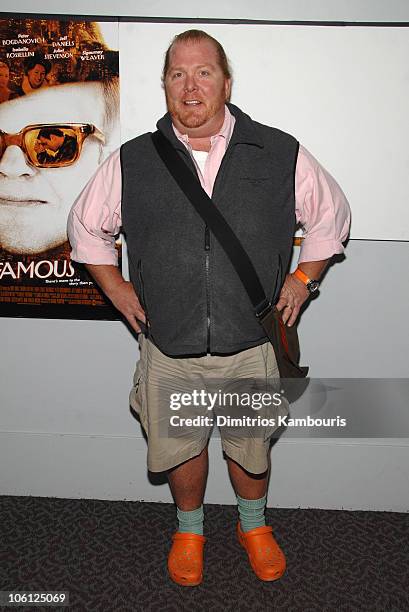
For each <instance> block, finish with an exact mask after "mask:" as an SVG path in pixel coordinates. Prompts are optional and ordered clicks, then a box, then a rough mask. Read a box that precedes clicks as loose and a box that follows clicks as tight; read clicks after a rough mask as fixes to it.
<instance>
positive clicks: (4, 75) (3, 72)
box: [0, 66, 10, 87]
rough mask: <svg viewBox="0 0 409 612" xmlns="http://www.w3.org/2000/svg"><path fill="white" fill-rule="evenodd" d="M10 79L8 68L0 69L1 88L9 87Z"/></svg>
mask: <svg viewBox="0 0 409 612" xmlns="http://www.w3.org/2000/svg"><path fill="white" fill-rule="evenodd" d="M9 78H10V71H9V69H8V68H7V67H6V66H3V67H0V87H7V85H8V83H9Z"/></svg>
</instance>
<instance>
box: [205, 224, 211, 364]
mask: <svg viewBox="0 0 409 612" xmlns="http://www.w3.org/2000/svg"><path fill="white" fill-rule="evenodd" d="M205 274H206V319H207V348H206V352H207V353H210V279H209V274H210V232H209V228H208V226H207V225H206V227H205Z"/></svg>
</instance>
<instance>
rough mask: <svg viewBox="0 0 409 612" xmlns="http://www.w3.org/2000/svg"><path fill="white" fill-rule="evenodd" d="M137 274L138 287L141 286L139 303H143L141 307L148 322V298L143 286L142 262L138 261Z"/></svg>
mask: <svg viewBox="0 0 409 612" xmlns="http://www.w3.org/2000/svg"><path fill="white" fill-rule="evenodd" d="M137 274H138V285H139V289H140V292H139V301H140V302H141V306H142V308H143V309H144V311H145V316H146V322H148V321H149V315H148V307H147V304H146V296H145V287H144V284H143V276H142V260H141V259H138V264H137Z"/></svg>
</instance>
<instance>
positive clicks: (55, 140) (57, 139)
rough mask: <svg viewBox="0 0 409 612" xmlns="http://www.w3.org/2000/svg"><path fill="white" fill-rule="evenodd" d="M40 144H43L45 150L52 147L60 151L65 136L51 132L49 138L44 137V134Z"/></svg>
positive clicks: (53, 149) (52, 149)
mask: <svg viewBox="0 0 409 612" xmlns="http://www.w3.org/2000/svg"><path fill="white" fill-rule="evenodd" d="M38 141H39V143H40V145H41V146H42V148H43V150H45V149H50V150H51V151H58V149H59V148H60V147H61V145H62V143H63V142H64V136H57V135H56V134H50V137H49V138H44V136H42V137H41V138H39V139H38Z"/></svg>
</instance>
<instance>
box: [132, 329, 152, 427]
mask: <svg viewBox="0 0 409 612" xmlns="http://www.w3.org/2000/svg"><path fill="white" fill-rule="evenodd" d="M138 340H139V351H140V356H139V361H138V362H137V364H136V368H135V373H134V375H133V384H132V389H131V391H130V393H129V403H130V405H131V406H132V408H133V409H134V410H135V412H136V413H137V414H138V416H139V418H140V420H141V423H142V426H143V428H144V430H145V431H146V433H147V432H148V415H147V402H146V338H145V337H144V336H143V334H140V335H139V338H138Z"/></svg>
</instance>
